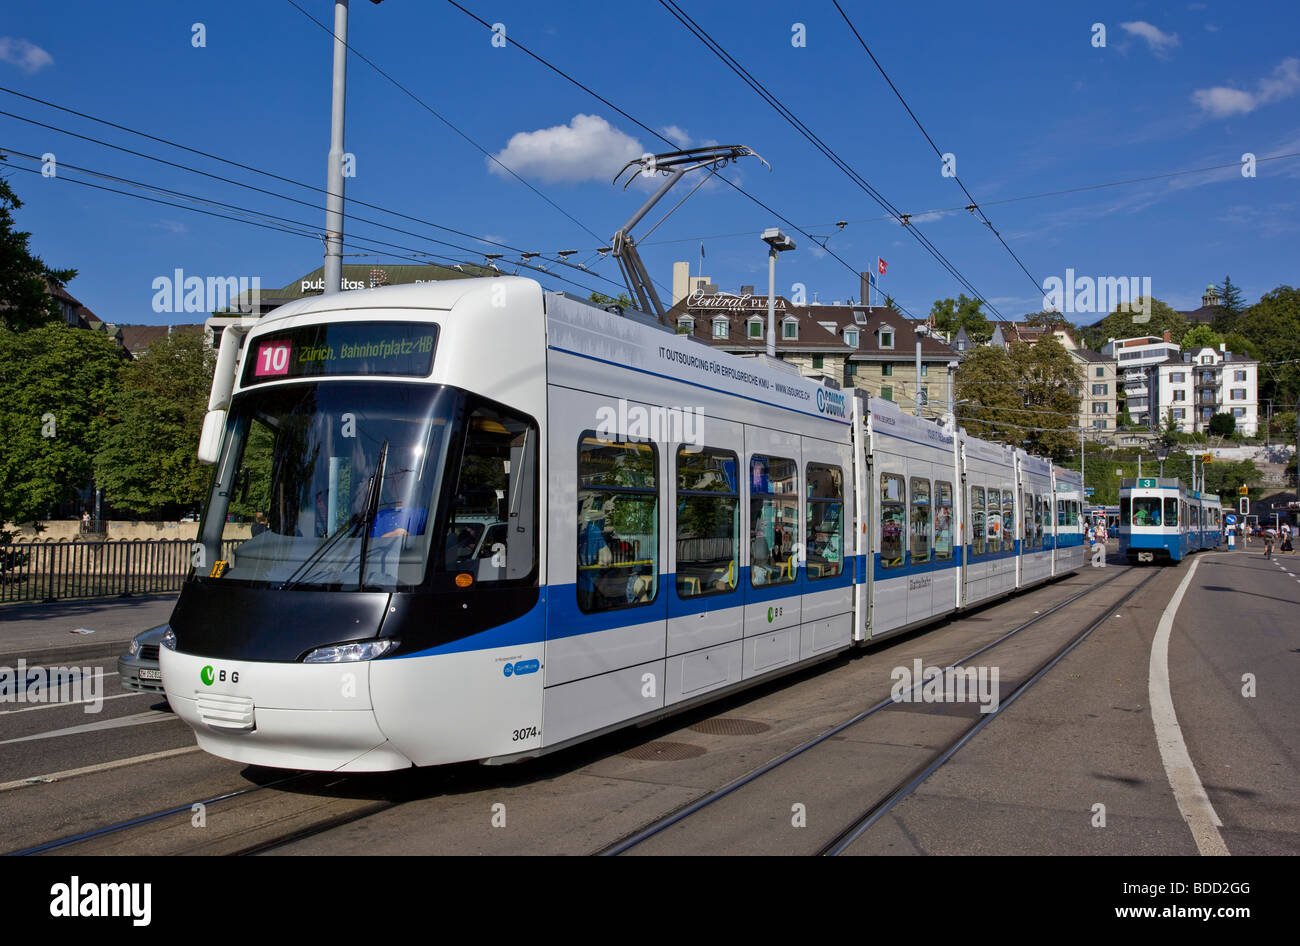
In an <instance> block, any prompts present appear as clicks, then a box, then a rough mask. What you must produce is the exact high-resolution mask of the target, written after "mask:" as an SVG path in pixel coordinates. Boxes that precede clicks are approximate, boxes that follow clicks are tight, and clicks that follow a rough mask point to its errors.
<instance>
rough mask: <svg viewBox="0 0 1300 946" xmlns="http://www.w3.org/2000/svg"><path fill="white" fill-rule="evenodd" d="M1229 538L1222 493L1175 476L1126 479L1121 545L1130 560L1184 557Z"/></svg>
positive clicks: (1122, 495) (1121, 503)
mask: <svg viewBox="0 0 1300 946" xmlns="http://www.w3.org/2000/svg"><path fill="white" fill-rule="evenodd" d="M1222 544H1223V506H1222V505H1221V503H1220V502H1219V497H1218V496H1217V495H1215V494H1212V493H1202V492H1200V491H1198V490H1191V489H1188V488H1187V487H1186V486H1184V485H1183V482H1182V480H1179V479H1177V478H1172V477H1151V478H1143V479H1126V480H1122V481H1121V483H1120V490H1119V551H1120V554H1121V555H1123V556H1124V557H1125V558H1126V559H1128V561H1129V562H1130V564H1137V563H1140V562H1173V563H1175V564H1176V563H1178V562H1181V561H1182V560H1183V558H1184V557H1186V556H1187V555H1189V554H1191V553H1192V552H1197V551H1200V550H1202V549H1212V548H1219V547H1220V546H1221V545H1222Z"/></svg>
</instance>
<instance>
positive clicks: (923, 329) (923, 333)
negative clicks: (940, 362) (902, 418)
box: [913, 325, 930, 417]
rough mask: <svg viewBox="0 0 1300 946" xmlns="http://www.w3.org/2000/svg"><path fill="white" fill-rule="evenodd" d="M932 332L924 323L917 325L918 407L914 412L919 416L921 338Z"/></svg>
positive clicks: (916, 399)
mask: <svg viewBox="0 0 1300 946" xmlns="http://www.w3.org/2000/svg"><path fill="white" fill-rule="evenodd" d="M929 334H930V330H929V328H927V327H926V326H924V325H918V326H917V327H916V397H915V398H913V400H914V401H916V408H915V409H914V411H913V413H914V414H916V416H917V417H920V416H921V339H922V338H924V337H925V336H926V335H929Z"/></svg>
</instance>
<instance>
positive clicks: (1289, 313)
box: [1233, 286, 1300, 407]
mask: <svg viewBox="0 0 1300 946" xmlns="http://www.w3.org/2000/svg"><path fill="white" fill-rule="evenodd" d="M1233 332H1234V333H1235V334H1238V335H1241V336H1242V337H1244V338H1246V339H1248V340H1249V341H1250V342H1251V343H1252V344H1254V345H1255V346H1256V349H1257V354H1256V357H1258V358H1259V359H1260V360H1261V361H1269V362H1291V363H1290V364H1274V365H1270V366H1269V367H1267V368H1263V367H1261V369H1260V373H1259V377H1260V392H1259V394H1260V399H1261V400H1265V399H1270V398H1271V399H1272V400H1273V401H1274V403H1275V405H1276V406H1278V407H1283V406H1287V407H1289V406H1291V405H1293V404H1295V403H1296V399H1297V397H1300V289H1293V288H1291V287H1290V286H1278V287H1277V288H1276V289H1274V290H1273V291H1272V292H1267V293H1265V294H1264V295H1263V296H1262V297H1261V298H1260V300H1259V301H1258V302H1256V303H1255V304H1254V305H1253V306H1251V307H1250V308H1249V309H1247V310H1246V311H1245V312H1243V313H1242V314H1241V317H1240V318H1239V319H1237V321H1236V323H1235V325H1234V326H1233Z"/></svg>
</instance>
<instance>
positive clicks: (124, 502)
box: [95, 332, 216, 516]
mask: <svg viewBox="0 0 1300 946" xmlns="http://www.w3.org/2000/svg"><path fill="white" fill-rule="evenodd" d="M215 364H216V355H215V353H214V352H212V351H210V350H209V349H208V347H207V345H206V344H205V342H204V339H203V335H202V334H200V333H197V332H175V333H172V334H170V335H167V336H165V337H163V338H160V339H158V340H157V341H156V342H154V343H153V344H152V345H150V346H149V349H148V350H147V351H146V352H145V353H144V354H143V355H141V356H140V358H139V360H138V361H135V362H133V363H131V364H128V365H126V366H125V367H124V368H123V369H122V372H121V389H120V390H119V391H118V393H117V396H116V397H114V398H113V401H112V404H111V411H112V415H113V420H114V424H113V426H112V427H111V428H110V429H109V430H108V432H107V434H106V435H105V437H104V441H103V445H102V446H101V447H100V449H99V451H98V453H97V454H96V456H95V472H96V477H97V480H98V482H99V485H100V486H103V487H104V488H105V490H106V491H107V493H108V495H109V496H110V497H111V499H112V502H113V505H114V506H116V507H118V508H120V509H125V510H128V511H130V512H134V513H135V514H136V515H139V516H148V515H153V514H155V513H158V512H160V511H163V510H164V508H165V507H168V506H180V507H190V508H192V507H193V506H194V505H196V504H197V503H198V502H200V501H201V500H202V498H203V496H204V494H205V493H206V491H207V486H208V481H209V479H210V477H211V475H212V474H211V471H210V470H209V468H208V467H205V466H203V465H202V464H200V463H199V461H198V457H197V455H196V451H197V449H198V444H199V431H200V430H201V429H202V427H203V416H204V413H205V412H206V410H207V400H208V390H209V388H210V386H211V383H212V371H213V368H214V366H215Z"/></svg>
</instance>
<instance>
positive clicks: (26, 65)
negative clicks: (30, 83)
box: [0, 36, 54, 76]
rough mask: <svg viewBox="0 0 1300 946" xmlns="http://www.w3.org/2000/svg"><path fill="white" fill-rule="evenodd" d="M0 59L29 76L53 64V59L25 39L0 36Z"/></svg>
mask: <svg viewBox="0 0 1300 946" xmlns="http://www.w3.org/2000/svg"><path fill="white" fill-rule="evenodd" d="M0 59H2V60H4V61H5V62H7V63H9V64H10V65H14V66H17V67H18V68H19V69H21V70H22V71H23V72H25V73H27V74H28V75H29V76H30V75H32V74H33V73H35V72H39V71H40V70H42V69H44V68H45V67H46V66H52V65H53V64H54V57H53V56H51V55H50V54H49V53H47V52H46V51H45V50H43V49H41V47H39V46H36V45H34V44H32V43H29V42H27V40H25V39H12V38H10V37H8V36H0Z"/></svg>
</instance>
